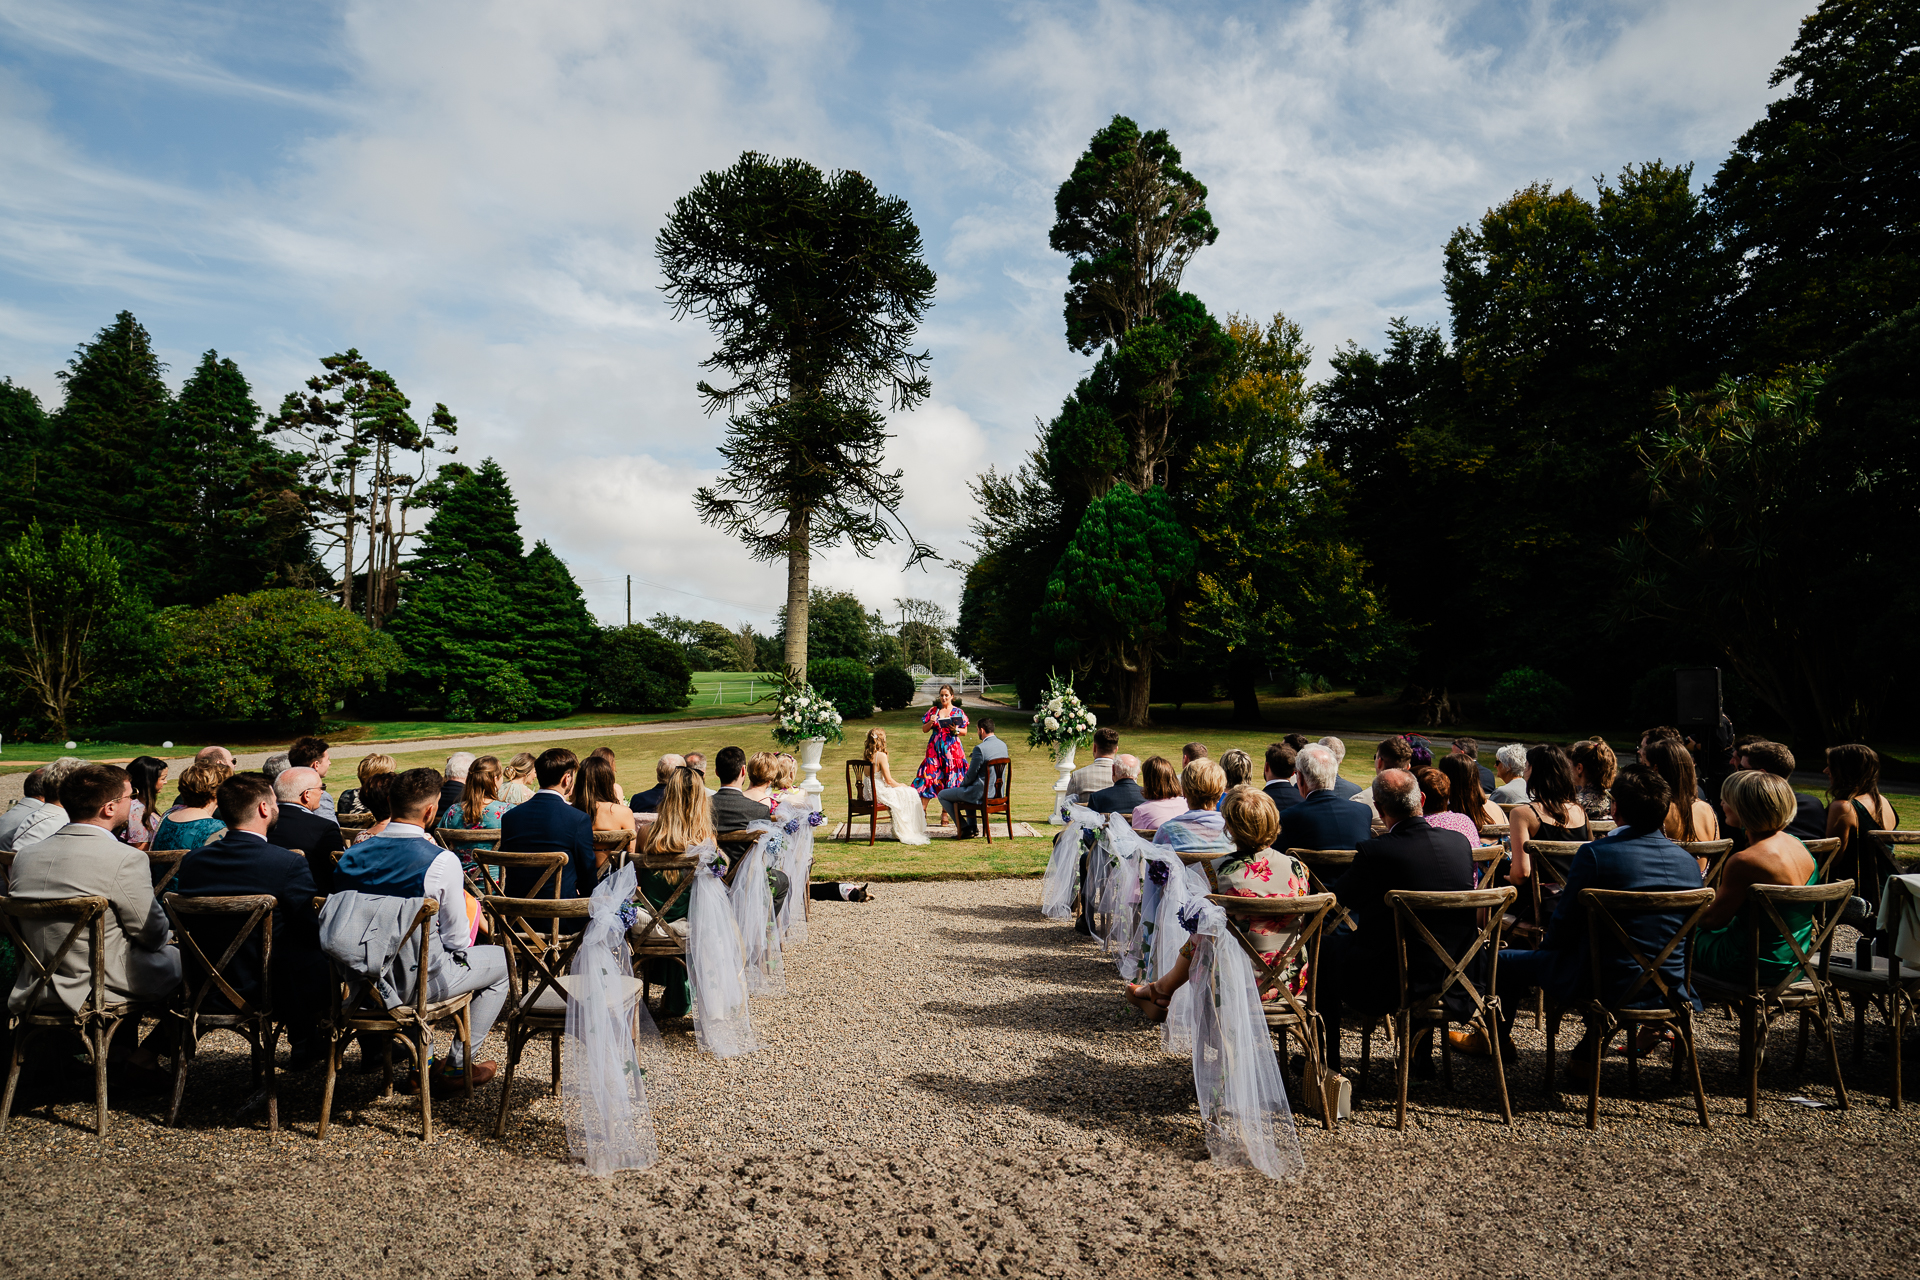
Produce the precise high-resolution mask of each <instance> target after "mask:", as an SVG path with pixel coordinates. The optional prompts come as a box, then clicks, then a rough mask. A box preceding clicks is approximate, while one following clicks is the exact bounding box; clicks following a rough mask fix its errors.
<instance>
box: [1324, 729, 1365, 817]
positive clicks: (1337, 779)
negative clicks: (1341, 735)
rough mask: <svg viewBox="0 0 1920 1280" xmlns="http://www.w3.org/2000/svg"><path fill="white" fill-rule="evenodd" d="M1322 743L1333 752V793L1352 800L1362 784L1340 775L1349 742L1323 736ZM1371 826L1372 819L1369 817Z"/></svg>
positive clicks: (1358, 792)
mask: <svg viewBox="0 0 1920 1280" xmlns="http://www.w3.org/2000/svg"><path fill="white" fill-rule="evenodd" d="M1320 745H1321V746H1323V747H1325V748H1326V749H1327V750H1329V751H1331V752H1333V794H1335V795H1337V796H1339V797H1340V798H1341V799H1342V800H1351V799H1353V798H1354V797H1355V796H1357V795H1359V794H1360V784H1359V783H1357V782H1349V781H1347V780H1346V779H1345V778H1343V777H1341V776H1340V766H1341V765H1342V764H1343V763H1345V762H1346V758H1347V744H1346V743H1344V742H1342V741H1340V739H1338V738H1322V739H1320ZM1369 826H1371V819H1369Z"/></svg>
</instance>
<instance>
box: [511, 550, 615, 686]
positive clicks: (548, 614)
mask: <svg viewBox="0 0 1920 1280" xmlns="http://www.w3.org/2000/svg"><path fill="white" fill-rule="evenodd" d="M510 590H511V591H512V594H513V600H514V604H515V607H516V611H517V613H518V614H519V617H520V634H519V653H518V657H517V661H518V663H519V666H520V670H521V671H522V672H524V673H525V674H526V677H527V679H528V681H529V682H530V683H531V684H532V685H533V692H534V696H535V698H536V699H537V700H538V703H539V707H540V711H541V713H542V714H544V715H549V716H564V715H568V714H570V713H572V712H573V710H574V709H575V708H577V707H578V706H580V704H581V703H582V702H584V701H585V700H586V695H587V674H588V672H589V670H590V668H591V664H592V661H593V647H594V641H595V640H596V639H597V638H598V636H599V632H600V628H599V625H598V624H597V623H595V622H594V620H593V615H592V614H591V613H589V612H588V611H587V602H586V598H585V597H583V596H582V595H581V594H580V588H579V586H578V585H577V584H576V583H575V582H574V580H573V574H572V572H571V571H569V570H568V568H567V566H566V564H565V563H564V562H563V561H562V560H561V559H560V557H559V556H557V555H555V554H554V553H553V549H552V548H550V547H549V546H547V544H546V543H545V542H536V543H534V544H533V550H532V551H529V552H528V553H527V559H526V564H525V566H524V567H523V568H522V569H521V570H520V573H519V575H518V576H517V577H516V578H515V579H514V581H513V583H512V584H511V587H510Z"/></svg>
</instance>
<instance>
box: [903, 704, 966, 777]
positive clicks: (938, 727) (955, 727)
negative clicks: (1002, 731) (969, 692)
mask: <svg viewBox="0 0 1920 1280" xmlns="http://www.w3.org/2000/svg"><path fill="white" fill-rule="evenodd" d="M920 723H921V725H922V726H923V727H924V729H923V731H924V732H926V733H928V734H930V735H931V736H930V737H929V738H928V739H927V757H926V759H924V760H922V761H921V762H920V772H918V773H916V774H915V775H914V776H913V789H914V790H915V791H918V792H919V793H920V795H921V797H922V798H923V799H927V800H931V799H933V798H934V797H935V796H937V795H939V794H940V793H941V792H942V791H945V790H946V789H947V788H948V787H957V786H959V785H960V784H961V783H962V782H963V781H965V780H966V776H967V748H966V744H965V740H966V736H967V713H966V711H964V710H963V709H962V708H960V707H957V706H955V705H954V702H953V686H952V685H950V684H943V685H941V686H940V696H939V697H937V698H935V699H934V700H933V705H932V706H931V707H928V708H927V714H926V715H924V716H922V717H921V718H920Z"/></svg>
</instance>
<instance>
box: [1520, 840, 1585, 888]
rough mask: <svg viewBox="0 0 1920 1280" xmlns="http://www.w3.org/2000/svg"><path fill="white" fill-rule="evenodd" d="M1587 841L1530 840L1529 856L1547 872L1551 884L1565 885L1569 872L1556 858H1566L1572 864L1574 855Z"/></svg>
mask: <svg viewBox="0 0 1920 1280" xmlns="http://www.w3.org/2000/svg"><path fill="white" fill-rule="evenodd" d="M1586 843H1587V841H1585V840H1529V841H1527V857H1528V859H1529V860H1530V861H1531V862H1532V863H1533V865H1534V866H1535V867H1536V868H1538V869H1539V870H1540V871H1542V872H1544V873H1545V874H1546V877H1547V882H1548V883H1549V884H1557V885H1565V884H1566V883H1567V873H1566V871H1565V870H1563V869H1562V867H1561V864H1560V863H1559V862H1556V861H1554V859H1556V858H1562V859H1565V861H1566V863H1567V864H1568V865H1569V866H1571V864H1572V862H1573V855H1574V854H1576V853H1578V852H1580V848H1581V846H1582V845H1584V844H1586Z"/></svg>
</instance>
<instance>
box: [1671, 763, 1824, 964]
mask: <svg viewBox="0 0 1920 1280" xmlns="http://www.w3.org/2000/svg"><path fill="white" fill-rule="evenodd" d="M1720 806H1721V808H1722V809H1723V810H1725V812H1726V815H1727V825H1728V826H1731V827H1740V828H1742V829H1744V830H1745V831H1746V833H1747V835H1748V836H1749V837H1751V838H1752V840H1753V843H1752V844H1749V845H1748V846H1747V847H1746V848H1744V849H1742V850H1740V852H1738V853H1736V854H1734V855H1733V857H1732V858H1731V859H1729V860H1728V862H1727V867H1726V870H1725V871H1724V872H1722V873H1721V876H1720V883H1719V885H1718V886H1716V888H1715V890H1714V897H1713V905H1712V906H1711V907H1708V908H1707V914H1706V915H1704V916H1702V917H1701V919H1700V928H1699V931H1698V932H1696V933H1695V934H1694V935H1693V942H1692V946H1693V968H1694V972H1696V973H1705V974H1709V975H1711V976H1713V977H1715V978H1718V979H1720V980H1721V981H1722V982H1731V983H1737V984H1740V985H1743V986H1744V985H1745V984H1746V982H1747V980H1748V978H1749V977H1750V976H1751V975H1752V973H1753V952H1752V951H1751V950H1750V949H1749V948H1750V945H1751V941H1752V939H1753V937H1754V935H1753V932H1752V930H1753V922H1754V920H1755V918H1756V917H1757V918H1758V920H1759V922H1760V932H1759V935H1758V939H1759V947H1760V985H1761V987H1762V988H1765V987H1769V986H1772V985H1773V984H1774V983H1776V982H1778V981H1780V979H1782V978H1784V977H1786V976H1787V974H1788V973H1790V972H1792V970H1793V967H1794V958H1793V947H1792V946H1791V945H1789V943H1788V942H1787V940H1786V938H1784V937H1782V936H1781V933H1780V931H1779V930H1778V929H1776V928H1774V926H1773V921H1772V920H1770V919H1768V918H1767V913H1766V908H1764V907H1762V906H1761V905H1760V903H1759V901H1758V898H1757V896H1756V895H1755V894H1753V893H1751V892H1750V890H1751V889H1752V888H1753V886H1754V885H1757V884H1780V885H1804V884H1812V883H1813V880H1814V877H1815V876H1817V875H1818V874H1819V872H1820V866H1819V863H1817V862H1816V861H1815V860H1814V857H1813V855H1812V854H1811V853H1808V852H1807V846H1805V845H1804V844H1801V843H1800V842H1799V841H1798V840H1796V839H1795V838H1794V837H1792V836H1790V835H1788V834H1787V833H1786V826H1787V824H1788V823H1789V822H1792V821H1793V818H1794V814H1795V813H1797V812H1798V809H1799V805H1798V802H1797V801H1796V800H1795V799H1794V795H1793V787H1792V786H1790V785H1789V784H1788V782H1787V780H1786V779H1785V778H1780V777H1776V776H1774V775H1773V774H1771V773H1762V772H1760V771H1759V770H1757V769H1746V770H1742V771H1741V772H1739V773H1736V774H1732V775H1730V776H1729V777H1728V778H1727V780H1726V781H1725V782H1724V783H1722V784H1721V786H1720ZM1780 918H1781V919H1782V920H1784V921H1785V922H1786V924H1787V927H1788V928H1789V929H1791V930H1792V931H1793V935H1794V938H1795V939H1796V940H1797V941H1798V942H1799V944H1800V949H1801V950H1802V951H1805V950H1806V949H1807V947H1808V945H1809V944H1810V943H1811V942H1812V941H1813V913H1812V911H1811V909H1809V908H1807V907H1796V906H1793V905H1791V904H1783V905H1781V907H1780Z"/></svg>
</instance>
